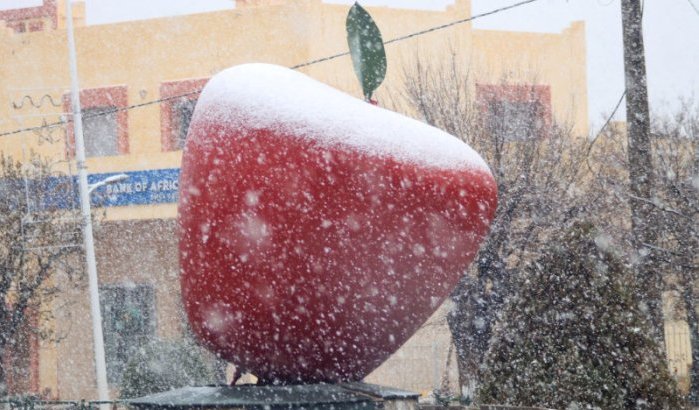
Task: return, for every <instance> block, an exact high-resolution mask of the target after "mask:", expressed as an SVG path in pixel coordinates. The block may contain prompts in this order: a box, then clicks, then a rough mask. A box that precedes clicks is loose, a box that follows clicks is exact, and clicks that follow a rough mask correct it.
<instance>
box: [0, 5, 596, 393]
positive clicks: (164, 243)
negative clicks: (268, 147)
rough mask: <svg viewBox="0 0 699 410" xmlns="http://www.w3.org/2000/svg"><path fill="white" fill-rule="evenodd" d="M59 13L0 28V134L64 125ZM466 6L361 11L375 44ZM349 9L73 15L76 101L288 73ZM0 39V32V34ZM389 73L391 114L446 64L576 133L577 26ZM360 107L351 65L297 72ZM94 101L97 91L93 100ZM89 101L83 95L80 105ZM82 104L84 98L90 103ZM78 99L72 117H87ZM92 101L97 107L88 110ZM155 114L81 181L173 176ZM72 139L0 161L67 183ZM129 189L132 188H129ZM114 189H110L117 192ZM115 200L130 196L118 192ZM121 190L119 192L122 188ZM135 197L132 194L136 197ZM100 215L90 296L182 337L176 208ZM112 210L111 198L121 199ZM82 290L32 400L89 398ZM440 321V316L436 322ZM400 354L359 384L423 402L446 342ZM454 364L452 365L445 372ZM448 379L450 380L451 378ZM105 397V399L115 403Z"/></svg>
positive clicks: (340, 26) (70, 299) (406, 51)
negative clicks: (113, 289) (110, 293)
mask: <svg viewBox="0 0 699 410" xmlns="http://www.w3.org/2000/svg"><path fill="white" fill-rule="evenodd" d="M62 4H63V3H62V2H59V6H58V10H59V16H58V18H57V19H56V21H57V23H56V24H57V28H56V29H46V30H41V31H35V32H25V33H18V32H16V31H15V30H13V29H11V28H0V54H1V55H3V59H2V60H1V61H0V100H1V101H2V104H0V133H2V132H6V131H11V130H15V129H20V128H24V127H32V126H37V125H42V124H51V123H55V122H57V121H61V120H65V119H69V118H70V114H69V113H67V111H68V110H67V108H68V104H67V101H68V100H67V93H68V90H69V88H70V87H69V85H70V78H69V73H68V57H67V48H66V31H65V30H64V29H63V28H64V27H65V18H64V14H63V12H62V11H61V10H63V8H62V7H63V6H62ZM470 8H471V7H470V0H457V1H456V2H455V4H454V5H453V6H451V7H449V8H448V9H447V10H446V11H417V10H403V9H392V8H386V7H376V8H370V9H369V11H370V13H371V14H372V16H373V17H374V18H375V20H376V21H377V24H378V25H379V27H380V28H381V30H382V33H383V37H384V40H390V39H394V38H397V37H400V36H403V35H406V34H409V33H412V32H415V31H419V30H422V29H427V28H430V27H433V26H437V25H441V24H444V23H447V22H450V21H454V20H459V19H464V18H467V17H469V16H470ZM347 11H348V7H347V6H344V5H331V4H324V3H322V2H321V1H320V0H299V1H293V2H292V1H281V0H275V1H260V0H257V1H254V0H249V1H246V2H243V1H239V2H238V7H237V8H236V9H234V10H228V11H219V12H213V13H203V14H196V15H188V16H178V17H168V18H161V19H153V20H145V21H135V22H125V23H118V24H108V25H99V26H85V25H84V24H82V23H81V22H82V21H81V20H80V19H82V18H84V14H81V13H82V12H78V13H77V14H78V20H79V21H78V23H79V24H78V25H77V27H76V29H75V35H76V44H77V55H78V69H79V74H80V87H81V88H82V89H83V90H86V89H90V90H93V91H94V93H97V94H99V93H100V92H101V93H102V95H103V96H104V95H107V94H104V93H105V92H106V91H104V88H106V87H112V88H113V89H120V90H121V89H123V90H125V102H121V103H120V104H119V106H121V105H123V104H126V105H129V106H131V105H139V104H145V103H148V102H149V101H153V100H157V99H159V98H161V97H163V93H164V92H166V91H164V90H166V89H168V87H167V86H164V84H166V83H172V82H179V81H186V80H192V81H193V82H192V84H195V83H200V82H201V81H202V79H206V78H209V77H210V76H212V75H213V74H215V73H217V72H219V71H221V70H222V69H224V68H227V67H229V66H232V65H235V64H240V63H246V62H266V63H274V64H279V65H283V66H294V65H297V64H301V63H305V62H308V61H311V60H314V59H317V58H320V57H325V56H328V55H333V54H336V53H339V52H344V51H346V49H347V43H346V39H345V35H346V34H345V18H346V13H347ZM0 25H1V23H0ZM386 51H387V56H388V73H387V78H386V81H385V83H384V85H383V86H382V87H381V88H380V90H379V91H378V94H377V97H378V99H379V102H380V104H382V105H384V104H385V105H390V103H391V97H392V96H394V95H396V93H398V92H399V91H400V89H401V87H402V86H403V84H404V70H405V69H406V67H410V66H411V65H414V64H415V61H416V59H420V60H421V61H427V62H429V63H430V64H433V65H436V66H438V65H440V64H444V63H450V61H451V59H452V58H455V59H456V60H457V61H458V62H459V64H460V65H461V66H463V67H465V69H467V70H468V71H469V72H470V73H471V74H472V75H471V77H472V78H473V80H472V81H473V86H474V87H475V86H476V85H477V84H481V85H482V84H486V85H487V84H499V83H501V82H502V80H503V79H505V80H507V82H509V83H514V84H539V85H543V86H545V87H548V89H550V92H551V100H552V101H551V106H552V107H551V109H552V112H553V115H554V118H555V119H557V120H559V121H568V122H573V123H574V124H575V129H576V130H577V131H579V132H580V133H581V134H584V133H586V132H587V92H586V77H585V41H584V26H583V24H582V23H575V24H573V25H572V26H571V27H570V28H568V29H566V30H565V31H564V32H562V33H561V34H530V33H513V32H497V31H482V30H472V27H471V25H470V23H466V24H461V25H457V26H454V27H451V28H448V29H445V30H441V31H436V32H433V33H430V34H427V35H424V36H419V37H415V38H412V39H410V40H406V41H401V42H397V43H394V44H389V45H387V46H386ZM301 71H302V72H304V73H307V74H309V75H310V76H312V77H314V78H316V79H319V80H321V81H324V82H327V83H329V84H331V85H333V86H335V87H338V88H340V89H342V90H345V91H347V92H349V93H351V94H353V95H356V96H358V97H360V96H361V93H360V89H359V85H358V82H357V81H356V79H355V77H354V73H353V70H352V64H351V61H350V58H349V56H344V57H340V58H337V59H335V60H332V61H327V62H323V63H319V64H315V65H313V66H310V67H305V68H302V69H301ZM100 90H101V91H100ZM91 92H92V91H91ZM94 93H93V94H94ZM89 95H90V92H86V93H85V96H84V97H81V98H84V99H85V101H83V105H85V104H89V102H88V98H89V97H88V96H89ZM100 98H101V97H100ZM165 106H166V105H165V104H151V105H144V106H142V107H138V108H133V109H130V110H128V111H127V112H126V114H125V115H124V116H123V120H119V124H120V127H122V131H124V132H125V135H126V139H127V141H126V145H120V147H121V149H122V150H124V152H123V153H122V154H121V155H115V156H105V157H96V158H89V159H88V160H87V167H88V172H90V173H91V174H100V173H106V174H109V173H122V172H127V173H130V172H131V173H134V172H148V171H150V170H162V169H167V170H177V169H178V168H179V164H180V157H181V151H168V150H167V147H166V145H167V144H164V143H163V136H162V128H163V127H164V125H163V124H164V123H167V121H168V120H167V119H164V117H163V111H162V109H163V107H165ZM70 142H71V132H70V131H69V128H67V127H66V126H58V127H55V128H51V129H42V130H36V131H29V132H22V133H18V134H15V135H10V136H5V137H2V138H0V151H3V152H4V153H5V154H10V155H13V156H15V157H16V158H27V157H28V155H29V153H30V152H32V151H34V152H37V153H39V154H40V155H44V156H48V157H51V158H53V159H55V161H56V163H55V167H56V170H57V171H63V172H73V173H74V171H75V164H74V161H73V158H72V154H71V151H72V150H71V144H70ZM133 175H135V174H133ZM119 186H121V185H117V187H119ZM123 186H124V187H128V186H131V188H134V186H133V185H132V182H128V181H127V182H124V183H123ZM124 189H126V188H124ZM134 189H135V188H134ZM121 197H123V198H126V199H127V202H126V205H124V204H123V203H122V204H121V205H122V206H108V207H104V208H102V209H101V210H100V211H99V213H100V215H102V212H103V214H104V216H103V217H101V219H102V223H101V226H100V227H98V229H97V230H96V231H97V235H98V237H97V241H96V243H97V264H98V270H99V273H100V276H99V280H100V284H102V285H105V286H107V285H110V284H123V283H133V284H139V283H149V284H152V285H153V286H154V288H155V301H156V314H157V320H156V332H157V335H158V336H160V337H163V338H171V337H178V335H180V334H181V332H182V326H181V321H182V316H181V310H180V309H179V301H178V300H179V283H178V274H179V272H178V262H177V249H176V242H177V239H176V232H175V222H174V218H175V217H176V204H175V203H174V202H172V201H165V202H164V203H147V204H142V205H129V204H128V198H130V197H131V196H130V194H128V193H126V194H124V195H122V196H121ZM121 197H120V198H121ZM86 286H87V285H86V283H80V284H79V286H72V285H71V286H66V288H65V289H64V292H63V293H62V298H61V303H56V304H55V306H54V310H55V312H54V313H55V315H56V321H55V322H54V323H52V324H50V326H54V327H55V328H56V329H55V330H56V332H57V333H58V334H60V335H61V336H62V337H61V338H60V339H59V341H58V342H56V343H53V342H51V343H50V342H43V343H42V345H41V349H40V354H39V357H40V386H41V390H42V391H44V390H46V389H49V390H50V396H51V397H54V398H61V399H82V398H85V399H91V398H94V397H95V388H94V386H95V376H94V365H93V361H92V337H91V327H90V317H89V303H88V298H87V291H86ZM440 312H441V313H438V314H437V316H435V317H437V318H438V317H439V315H440V314H442V315H443V313H444V311H443V310H442V311H440ZM430 323H432V324H431V325H429V326H426V327H425V328H424V329H423V330H421V331H420V332H419V333H418V335H416V337H414V338H413V339H411V340H410V341H409V342H408V343H407V344H406V346H405V347H404V348H403V349H402V350H401V351H399V352H398V353H396V354H395V355H394V356H393V357H392V358H391V359H389V361H388V362H386V363H385V364H384V365H383V366H381V367H380V368H379V369H377V371H376V372H375V373H373V374H372V375H371V376H370V377H369V378H368V380H369V381H371V382H375V383H380V384H386V385H393V386H396V387H404V388H408V389H412V390H417V391H420V392H428V391H431V390H432V389H433V388H435V387H436V386H435V383H436V382H437V378H438V376H439V378H440V383H441V374H448V375H449V380H452V383H454V382H453V380H454V378H455V376H454V373H453V372H454V369H446V370H445V366H446V363H447V357H448V354H449V342H450V340H449V339H450V338H449V333H448V329H447V328H446V326H445V324H444V321H443V320H440V319H435V318H433V319H432V320H431V322H430ZM452 363H453V361H452ZM454 368H455V366H454ZM113 393H115V392H113Z"/></svg>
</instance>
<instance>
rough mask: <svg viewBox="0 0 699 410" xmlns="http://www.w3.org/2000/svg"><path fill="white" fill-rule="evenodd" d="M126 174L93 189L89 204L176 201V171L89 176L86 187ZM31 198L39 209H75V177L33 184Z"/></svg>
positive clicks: (76, 200) (142, 203) (178, 171)
mask: <svg viewBox="0 0 699 410" xmlns="http://www.w3.org/2000/svg"><path fill="white" fill-rule="evenodd" d="M121 174H126V175H127V176H128V178H125V179H122V180H120V181H116V182H111V183H108V184H104V185H102V186H99V187H97V188H95V189H94V190H93V191H92V193H91V194H90V204H91V205H92V206H95V207H108V206H129V205H152V204H169V203H175V202H177V198H178V190H179V179H180V169H179V168H168V169H154V170H147V171H130V172H110V173H102V174H89V175H88V176H87V183H88V185H93V184H97V183H100V182H102V181H104V180H105V179H107V178H109V177H114V176H116V175H121ZM32 184H39V185H34V186H33V189H34V190H35V191H34V192H37V193H38V198H35V201H37V202H36V204H37V205H38V207H39V208H40V209H50V208H59V209H66V208H79V207H80V201H79V190H78V177H77V176H73V177H72V178H67V177H51V178H47V179H45V180H42V181H35V182H33V183H32Z"/></svg>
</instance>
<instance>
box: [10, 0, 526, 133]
mask: <svg viewBox="0 0 699 410" xmlns="http://www.w3.org/2000/svg"><path fill="white" fill-rule="evenodd" d="M536 1H538V0H523V1H520V2H517V3H513V4H510V5H509V6H503V7H500V8H497V9H494V10H491V11H487V12H484V13H480V14H476V15H473V16H471V17H468V18H464V19H459V20H455V21H452V22H449V23H446V24H442V25H439V26H435V27H431V28H428V29H425V30H421V31H416V32H414V33H410V34H407V35H404V36H400V37H396V38H393V39H390V40H388V41H384V45H387V44H393V43H397V42H399V41H404V40H407V39H410V38H413V37H417V36H421V35H424V34H427V33H432V32H435V31H439V30H443V29H445V28H449V27H452V26H456V25H458V24H463V23H468V22H470V21H473V20H476V19H479V18H483V17H487V16H491V15H493V14H498V13H501V12H504V11H507V10H511V9H514V8H517V7H520V6H524V5H526V4H529V3H534V2H536ZM348 55H350V53H349V51H345V52H343V53H337V54H333V55H330V56H327V57H323V58H319V59H316V60H311V61H308V62H305V63H301V64H296V65H293V66H291V67H288V68H290V69H292V70H298V69H299V68H304V67H308V66H311V65H315V64H319V63H323V62H325V61H330V60H334V59H336V58H340V57H344V56H348ZM199 93H201V90H196V91H192V92H189V93H186V94H181V95H175V96H172V97H167V98H160V99H157V100H152V101H147V102H144V103H140V104H134V105H128V106H125V107H117V108H114V109H111V110H104V111H100V112H99V113H94V114H90V115H85V116H83V118H84V119H88V118H92V117H97V116H101V115H108V114H112V113H115V112H120V111H128V110H132V109H136V108H141V107H145V106H148V105H153V104H160V103H163V102H167V101H171V100H176V99H179V98H182V97H188V96H190V95H195V94H199ZM61 114H62V115H66V116H70V115H72V113H61ZM72 121H73V120H72V119H65V120H61V121H57V122H53V123H50V124H45V125H39V126H36V127H27V128H20V129H16V130H13V131H7V132H3V133H0V137H6V136H9V135H15V134H20V133H23V132H29V131H37V130H41V129H47V128H55V127H60V126H62V125H65V124H68V123H70V122H72Z"/></svg>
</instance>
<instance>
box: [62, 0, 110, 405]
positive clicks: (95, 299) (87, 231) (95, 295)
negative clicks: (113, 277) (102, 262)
mask: <svg viewBox="0 0 699 410" xmlns="http://www.w3.org/2000/svg"><path fill="white" fill-rule="evenodd" d="M66 28H67V30H66V31H67V36H68V60H69V64H70V91H71V107H72V112H73V130H74V135H75V160H76V162H77V168H78V187H79V191H80V211H81V217H82V222H83V244H84V246H85V266H86V268H87V277H88V284H89V289H90V314H91V316H92V339H93V344H94V351H95V371H96V376H97V394H98V398H99V400H100V401H108V400H109V388H108V385H107V362H106V359H105V354H104V336H103V334H102V312H101V311H100V302H99V286H98V283H97V264H96V262H95V245H94V237H93V234H92V211H91V209H90V191H91V190H90V188H89V186H88V184H87V167H86V165H85V141H84V138H83V122H82V112H81V110H80V88H79V87H78V63H77V58H76V53H75V37H74V33H73V10H72V5H71V0H66ZM105 183H106V182H105ZM95 185H96V184H95ZM94 188H96V186H94ZM94 188H93V189H94ZM102 407H103V408H105V407H106V406H102Z"/></svg>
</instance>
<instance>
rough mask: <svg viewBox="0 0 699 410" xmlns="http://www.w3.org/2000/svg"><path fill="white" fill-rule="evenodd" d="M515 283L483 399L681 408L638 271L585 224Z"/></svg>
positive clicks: (485, 375)
mask: <svg viewBox="0 0 699 410" xmlns="http://www.w3.org/2000/svg"><path fill="white" fill-rule="evenodd" d="M561 239H562V240H559V241H556V242H555V243H553V244H551V245H550V246H548V247H547V248H546V249H542V256H541V257H539V258H538V259H537V260H535V261H533V262H532V263H531V264H530V265H529V266H528V267H527V268H526V269H525V271H524V272H523V273H522V274H521V277H519V278H518V279H517V280H516V286H517V288H516V289H517V292H516V294H515V296H513V297H512V298H511V299H510V300H509V301H508V303H507V305H506V307H505V310H504V314H503V318H502V320H501V322H500V323H499V324H498V327H497V329H496V331H495V334H494V338H493V340H492V342H491V345H490V349H489V351H488V353H487V355H486V360H485V363H484V364H483V368H482V375H481V376H482V378H481V380H482V383H481V385H480V388H479V391H478V397H477V398H478V402H480V403H484V404H485V403H497V404H506V405H517V406H542V407H548V408H556V409H679V408H683V403H682V401H681V399H680V396H679V395H678V392H677V389H676V386H675V383H674V381H673V380H672V378H671V376H670V373H669V371H668V368H667V364H666V361H665V357H664V354H663V352H662V349H661V348H660V346H659V345H658V343H657V342H656V340H655V339H654V338H653V337H652V336H651V333H650V329H651V327H650V326H649V323H648V321H647V317H646V314H645V312H644V311H643V309H642V306H643V305H642V304H641V303H639V302H641V301H639V300H638V297H637V296H636V293H635V292H634V291H635V289H634V278H633V275H632V274H631V272H629V271H628V270H627V269H626V266H625V265H624V264H623V263H622V262H621V261H620V260H619V258H618V257H617V256H616V255H615V253H614V251H613V250H612V249H611V247H610V246H609V242H608V241H607V240H605V237H604V236H602V235H599V233H597V232H596V230H595V229H594V228H593V227H592V226H591V225H589V224H583V223H580V224H577V225H576V226H574V227H573V228H572V229H570V230H569V231H568V232H567V234H566V235H565V236H564V237H563V238H561Z"/></svg>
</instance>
